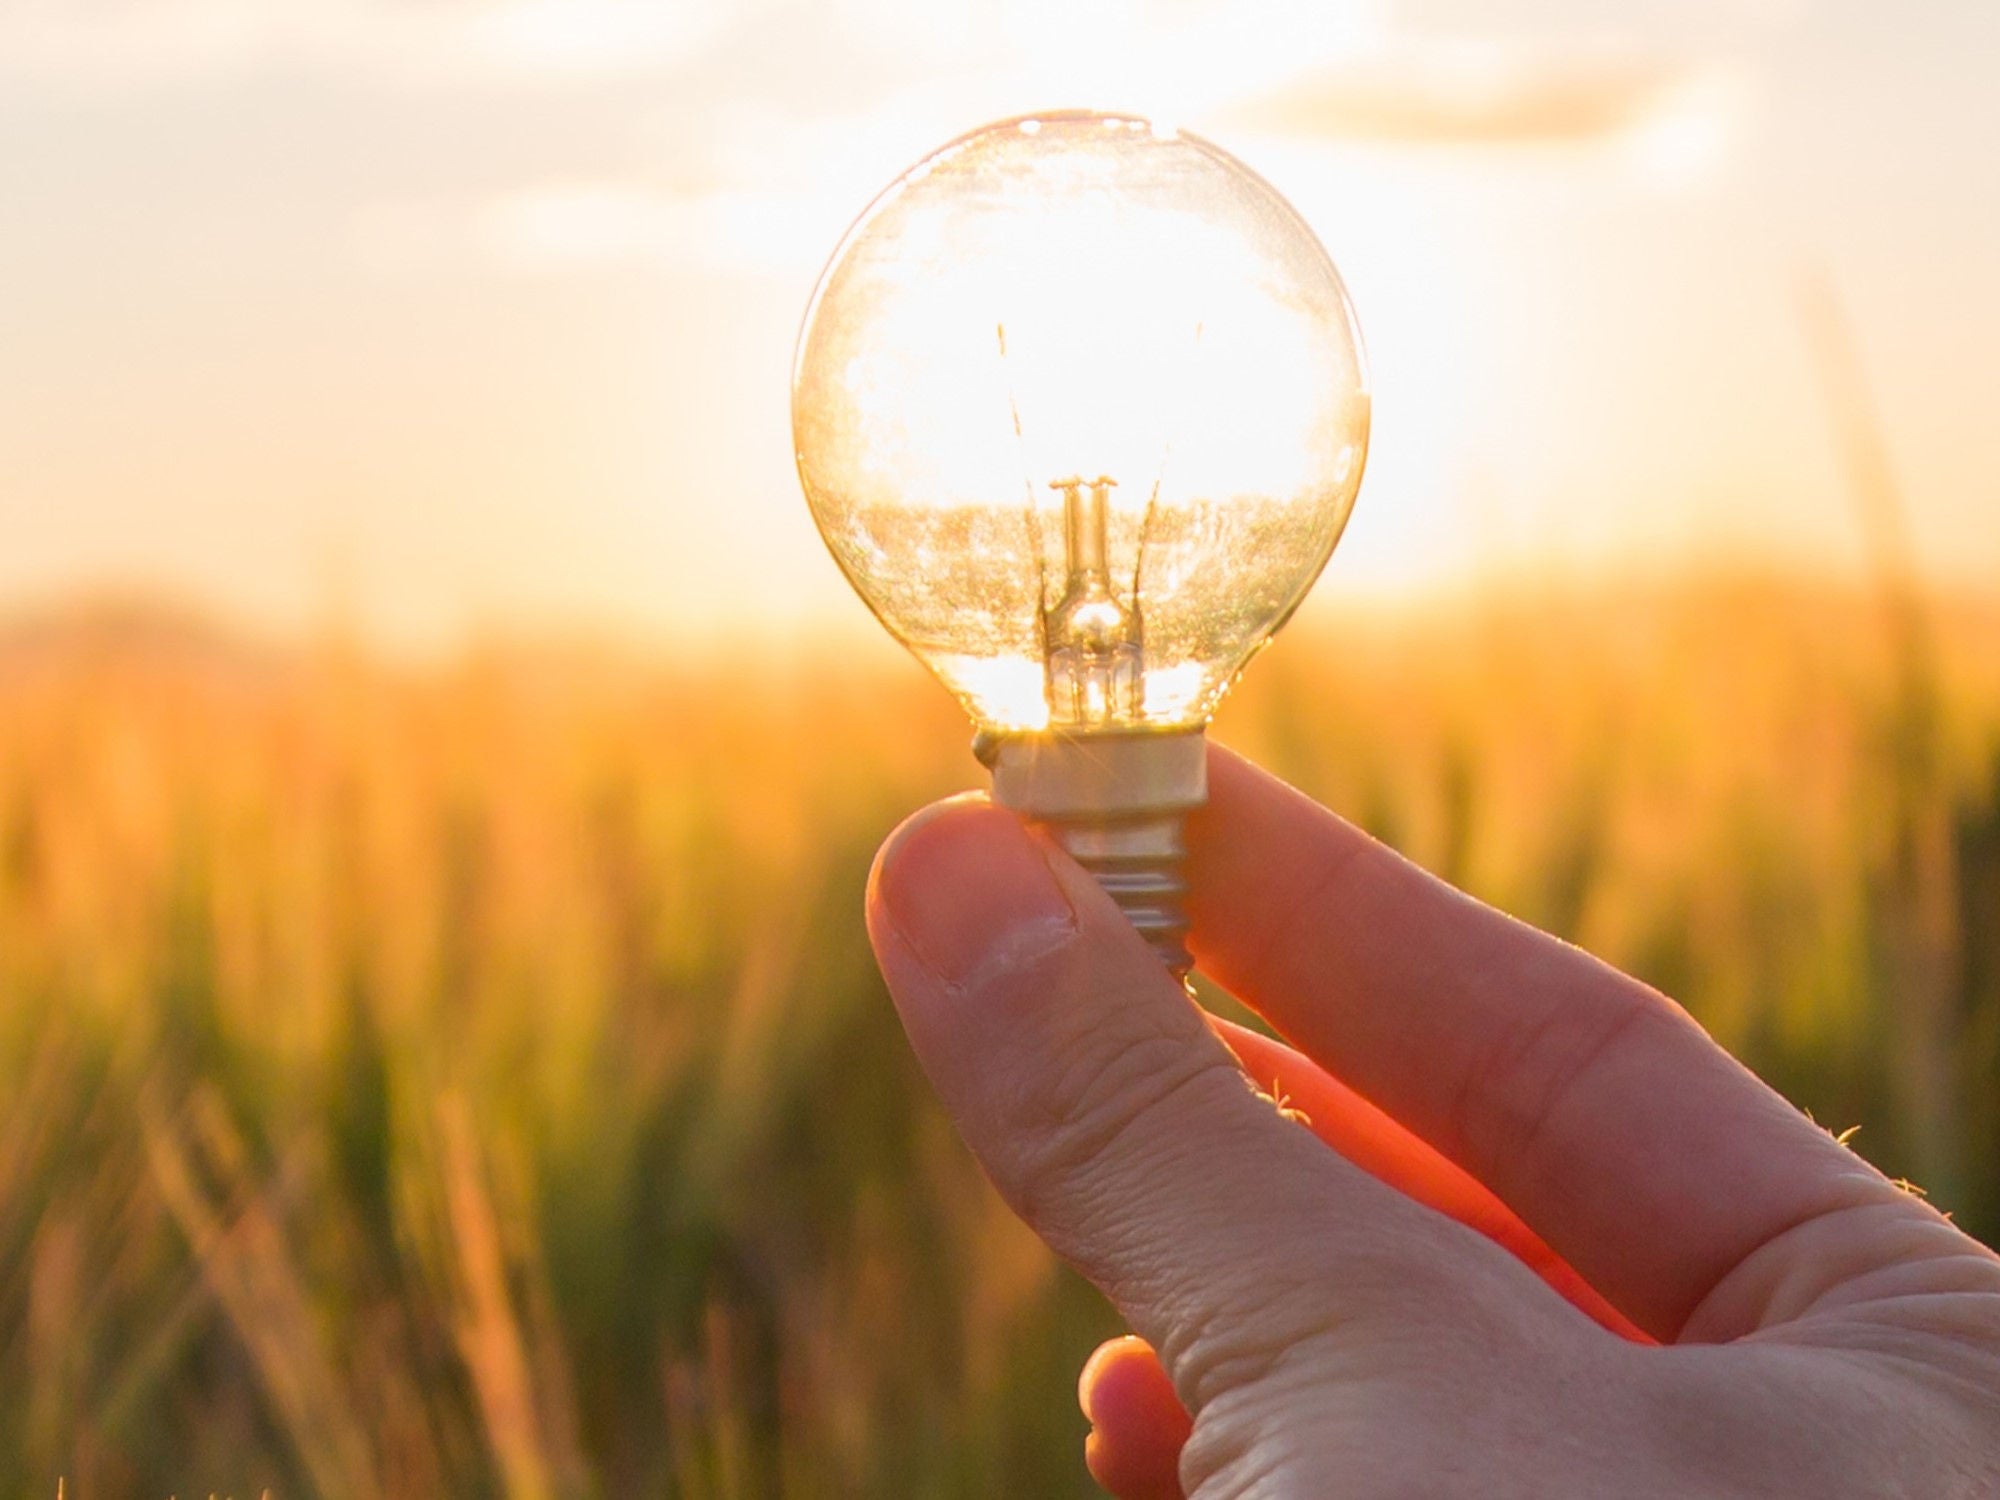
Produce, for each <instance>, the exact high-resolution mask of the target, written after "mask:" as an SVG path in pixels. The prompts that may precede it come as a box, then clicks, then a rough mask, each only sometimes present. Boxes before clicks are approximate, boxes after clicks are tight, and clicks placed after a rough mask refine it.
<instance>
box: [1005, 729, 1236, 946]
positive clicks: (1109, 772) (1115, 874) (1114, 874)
mask: <svg viewBox="0 0 2000 1500" xmlns="http://www.w3.org/2000/svg"><path fill="white" fill-rule="evenodd" d="M973 753H974V754H975V755H977V756H978V757H979V758H980V760H982V761H984V762H985V763H986V765H987V766H988V767H990V768H991V770H992V772H993V800H994V801H995V802H997V803H999V804H1000V805H1001V806H1002V807H1006V808H1011V809H1012V810H1013V811H1015V812H1017V813H1020V814H1021V815H1022V816H1023V817H1025V818H1029V819H1031V820H1032V821H1034V822H1036V823H1039V824H1041V825H1042V826H1044V827H1045V828H1047V829H1048V830H1049V832H1050V833H1051V834H1052V835H1053V836H1054V837H1055V839H1056V841H1057V842H1058V843H1060V844H1061V845H1062V846H1063V848H1064V849H1066V850H1067V851H1068V852H1069V854H1070V855H1071V857H1072V858H1074V859H1075V860H1076V862H1077V863H1078V864H1080V865H1082V866H1083V867H1084V868H1085V869H1086V870H1088V871H1090V873H1091V874H1092V875H1094V876H1096V877H1097V883H1098V884H1099V885H1101V886H1103V887H1104V889H1105V891H1106V892H1107V893H1108V894H1109V895H1110V897H1111V899H1112V900H1113V901H1116V902H1117V903H1118V909H1119V910H1120V911H1122V912H1124V913H1125V916H1126V919H1127V920H1128V921H1130V922H1131V924H1132V925H1133V927H1135V928H1136V929H1138V932H1139V935H1140V936H1141V937H1143V938H1145V939H1146V941H1147V942H1148V943H1150V944H1151V945H1152V947H1153V951H1154V952H1156V953H1158V954H1159V955H1160V961H1161V962H1162V963H1164V964H1165V965H1166V966H1167V968H1168V969H1169V970H1170V971H1171V972H1172V973H1173V975H1174V976H1175V977H1176V978H1185V977H1186V975H1187V973H1188V971H1189V970H1190V969H1191V968H1193V967H1194V960H1193V959H1192V958H1191V957H1190V956H1189V954H1188V950H1187V930H1188V918H1187V879H1186V876H1185V874H1184V871H1183V866H1184V865H1185V863H1186V860H1187V844H1186V841H1185V838H1184V828H1185V824H1186V819H1187V815H1188V814H1189V813H1190V812H1192V811H1193V810H1194V809H1195V808H1197V807H1200V806H1201V805H1202V804H1203V803H1204V802H1206V801H1207V800H1208V746H1207V741H1206V738H1205V736H1204V735H1203V733H1202V731H1201V730H1199V729H1191V730H1181V731H1173V732H1168V733H1161V732H1157V731H1149V730H1099V731H1094V732H1088V733H1064V732H1061V731H1050V732H1048V733H1044V734H1017V735H1007V736H1003V737H999V738H988V737H986V736H981V737H980V738H979V739H978V740H975V741H974V742H973Z"/></svg>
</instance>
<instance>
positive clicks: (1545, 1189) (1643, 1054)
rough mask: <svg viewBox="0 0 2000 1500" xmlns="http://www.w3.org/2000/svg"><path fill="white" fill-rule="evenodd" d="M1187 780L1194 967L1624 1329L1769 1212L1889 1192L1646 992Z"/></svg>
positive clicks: (1223, 782)
mask: <svg viewBox="0 0 2000 1500" xmlns="http://www.w3.org/2000/svg"><path fill="white" fill-rule="evenodd" d="M1209 784H1210V800H1209V803H1208V806H1207V807H1206V808H1204V809H1202V810H1201V811H1200V812H1199V813H1197V814H1195V815H1194V817H1193V818H1192V819H1191V822H1190V829H1189V843H1190V858H1189V861H1188V868H1189V878H1190V881H1191V886H1192V889H1191V892H1190V898H1189V910H1190V914H1191V916H1192V919H1193V931H1192V933H1191V935H1190V947H1191V948H1192V950H1193V952H1194V955H1195V959H1196V962H1197V964H1198V965H1199V966H1200V968H1201V970H1202V971H1203V972H1204V973H1206V974H1208V975H1209V976H1210V977H1211V978H1213V979H1215V980H1217V981H1218V982H1219V983H1221V984H1223V985H1224V986H1226V987H1227V988H1228V989H1230V990H1231V991H1233V992H1234V993H1235V994H1236V995H1238V996H1239V997H1240V998H1241V999H1242V1000H1243V1001H1244V1002H1245V1003H1246V1004H1248V1005H1250V1006H1251V1007H1252V1008H1253V1009H1255V1010H1257V1011H1258V1012H1259V1013H1260V1014H1262V1015H1263V1016H1264V1017H1265V1018H1266V1019H1267V1020H1269V1021H1270V1022H1271V1023H1272V1024H1273V1025H1274V1026H1275V1027H1277V1028H1278V1030H1279V1031H1281V1032H1282V1033H1284V1035H1285V1036H1286V1037H1287V1038H1289V1039H1290V1040H1291V1041H1292V1042H1293V1043H1294V1044H1295V1045H1297V1046H1298V1047H1299V1048H1300V1050H1302V1051H1304V1052H1305V1053H1306V1054H1307V1055H1308V1056H1310V1057H1312V1058H1313V1059H1314V1060H1316V1061H1317V1062H1319V1063H1320V1064H1321V1065H1322V1066H1324V1067H1326V1068H1327V1069H1328V1070H1329V1071H1330V1072H1332V1073H1334V1074H1335V1075H1337V1076H1338V1077H1339V1078H1341V1079H1342V1080H1343V1081H1344V1082H1346V1083H1347V1084H1349V1085H1350V1086H1352V1087H1353V1088H1354V1089H1355V1090H1356V1091H1357V1092H1359V1093H1360V1094H1362V1095H1363V1096H1364V1097H1366V1098H1368V1099H1370V1100H1372V1101H1373V1102H1374V1103H1376V1104H1378V1105H1380V1106H1381V1107H1382V1108H1383V1109H1384V1110H1386V1111H1387V1112H1388V1113H1389V1114H1390V1115H1392V1116H1394V1117H1395V1118H1396V1119H1397V1120H1399V1121H1401V1122H1402V1123H1403V1124H1404V1125H1405V1126H1407V1127H1408V1128H1409V1129H1410V1130H1411V1131H1412V1132H1414V1133H1415V1134H1416V1135H1418V1136H1420V1137H1421V1138H1423V1139H1424V1140H1426V1141H1429V1142H1430V1143H1431V1144H1432V1145H1434V1146H1436V1147H1437V1148H1438V1149H1439V1150H1440V1151H1442V1152H1443V1153H1444V1154H1445V1155H1446V1156H1448V1157H1450V1158H1451V1159H1453V1160H1454V1161H1457V1162H1458V1163H1460V1164H1461V1165H1462V1166H1464V1167H1465V1168H1466V1169H1467V1170H1468V1171H1470V1172H1471V1173H1472V1174H1473V1175H1474V1176H1476V1177H1478V1178H1479V1179H1480V1180H1481V1181H1483V1182H1484V1183H1486V1184H1487V1186H1489V1187H1490V1188H1492V1189H1493V1190H1494V1191H1495V1192H1496V1193H1497V1194H1498V1195H1499V1196H1500V1197H1501V1198H1502V1199H1503V1200H1504V1201H1505V1202H1506V1203H1507V1204H1508V1205H1509V1206H1510V1207H1512V1208H1513V1209H1514V1210H1515V1211H1516V1212H1517V1213H1519V1214H1520V1215H1521V1217H1522V1218H1523V1219H1525V1220H1526V1221H1527V1222H1528V1224H1529V1225H1530V1226H1531V1227H1532V1228H1533V1229H1534V1230H1535V1231H1536V1232H1537V1233H1538V1234H1540V1235H1541V1236H1542V1237H1543V1239H1545V1240H1546V1241H1547V1242H1548V1243H1549V1245H1550V1246H1551V1247H1552V1248H1553V1249H1554V1250H1555V1251H1556V1252H1557V1253H1558V1254H1559V1255H1561V1256H1562V1257H1563V1259H1565V1260H1566V1261H1568V1262H1569V1263H1570V1264H1571V1265H1572V1266H1574V1267H1575V1268H1576V1269H1577V1270H1578V1271H1579V1272H1581V1273H1582V1274H1583V1275H1584V1277H1585V1278H1586V1279H1588V1280H1589V1281H1590V1282H1591V1283H1592V1284H1593V1285H1594V1286H1596V1287H1598V1288H1599V1289H1600V1290H1602V1291H1603V1292H1604V1293H1605V1294H1606V1295H1607V1296H1608V1297H1609V1298H1610V1299H1611V1301H1612V1302H1614V1303H1615V1304H1616V1305H1617V1306H1618V1307H1619V1308H1621V1309H1622V1310H1623V1311H1624V1312H1626V1313H1627V1314H1628V1315H1629V1316H1631V1317H1632V1319H1633V1320H1634V1321H1635V1322H1637V1323H1638V1324H1639V1325H1640V1326H1641V1327H1643V1328H1645V1329H1646V1330H1647V1332H1649V1333H1652V1334H1654V1335H1655V1336H1658V1337H1664V1338H1672V1337H1675V1336H1676V1335H1678V1334H1679V1333H1680V1332H1681V1330H1682V1329H1683V1327H1684V1326H1685V1325H1686V1323H1687V1321H1688V1319H1689V1317H1690V1316H1691V1315H1692V1314H1693V1312H1694V1311H1695V1310H1696V1308H1697V1307H1699V1305H1700V1304H1701V1303H1702V1301H1703V1300H1704V1299H1705V1298H1706V1297H1707V1296H1708V1294H1709V1293H1710V1292H1711V1291H1713V1290H1714V1289H1715V1288H1716V1287H1717V1286H1718V1285H1719V1284H1720V1283H1721V1282H1722V1280H1723V1279H1724V1278H1725V1277H1726V1276H1727V1275H1728V1273H1729V1272H1730V1271H1731V1270H1732V1269H1734V1268H1735V1267H1736V1266H1738V1265H1740V1264H1742V1263H1743V1262H1744V1260H1745V1259H1746V1258H1747V1257H1748V1256H1749V1255H1750V1254H1751V1253H1752V1252H1753V1251H1755V1250H1757V1249H1758V1248H1759V1247H1761V1246H1763V1245H1766V1244H1768V1243H1770V1242H1771V1241H1773V1240H1775V1239H1777V1238H1778V1237H1779V1236H1781V1235H1782V1234H1784V1233H1785V1232H1786V1231H1787V1230H1789V1229H1792V1228H1794V1227H1796V1226H1799V1225H1801V1224H1804V1223H1806V1222H1808V1221H1811V1220H1813V1219H1816V1218H1818V1217H1820V1216H1822V1215H1825V1214H1829V1213H1833V1212H1836V1211H1839V1210H1840V1209H1843V1208H1847V1207H1853V1206H1857V1205H1860V1204H1866V1203H1874V1202H1879V1201H1886V1200H1887V1199H1891V1198H1900V1197H1901V1196H1902V1195H1901V1194H1900V1193H1899V1191H1898V1190H1897V1189H1896V1188H1895V1187H1894V1186H1893V1185H1892V1184H1891V1183H1889V1182H1888V1181H1887V1180H1886V1179H1884V1178H1882V1177H1881V1176H1880V1174H1878V1173H1875V1172H1873V1171H1872V1170H1870V1169H1869V1168H1867V1167H1866V1166H1865V1164H1863V1163H1862V1162H1861V1161H1860V1160H1859V1159H1858V1158H1857V1157H1855V1156H1854V1155H1853V1154H1852V1153H1850V1152H1848V1151H1847V1150H1846V1149H1844V1148H1843V1147H1841V1146H1840V1145H1839V1144H1838V1143H1837V1142H1835V1141H1834V1140H1833V1138H1832V1137H1831V1136H1829V1135H1828V1134H1827V1133H1826V1132H1825V1131H1823V1130H1821V1129H1819V1128H1818V1127H1817V1126H1815V1125H1813V1124H1812V1123H1811V1122H1810V1121H1809V1120H1807V1119H1806V1118H1805V1117H1804V1116H1802V1115H1801V1114H1799V1113H1798V1112H1797V1111H1796V1110H1794V1109H1793V1108H1792V1107H1791V1106H1790V1105H1789V1104H1787V1103H1786V1102H1785V1101H1784V1099H1782V1098H1781V1097H1780V1096H1779V1095H1777V1094H1776V1093H1775V1092H1773V1091H1772V1090H1771V1089H1770V1088H1768V1087H1766V1086H1765V1085H1764V1084H1763V1083H1761V1082H1760V1081H1759V1080H1758V1079H1757V1078H1756V1077H1755V1076H1754V1075H1753V1074H1751V1073H1750V1072H1749V1071H1748V1070H1747V1069H1745V1068H1744V1067H1743V1066H1742V1065H1741V1064H1739V1063H1738V1062H1737V1061H1736V1060H1735V1059H1734V1058H1732V1057H1730V1056H1729V1054H1728V1053H1726V1052H1724V1051H1723V1050H1722V1049H1721V1048H1719V1047H1717V1046H1716V1045H1715V1044H1714V1043H1713V1042H1712V1041H1710V1040H1709V1038H1708V1037H1707V1035H1706V1034H1705V1033H1704V1032H1703V1031H1702V1030H1701V1029H1700V1027H1698V1026H1697V1025H1695V1023H1694V1022H1693V1021H1692V1020H1691V1019H1690V1018H1689V1017H1688V1016H1687V1014H1686V1013H1685V1012H1684V1011H1682V1010H1681V1009H1680V1007H1678V1006H1677V1005H1675V1004H1673V1002H1671V1001H1669V1000H1667V999H1666V998H1665V997H1664V996H1662V995H1660V994H1658V993H1657V992H1656V991H1654V990H1652V989H1651V988H1649V987H1648V986H1646V985H1644V984H1641V983H1640V982H1639V981H1637V980H1635V979H1632V978H1630V977H1628V976H1627V975H1624V974H1621V973H1619V972H1618V971H1617V970H1615V969H1612V968H1610V967H1608V966H1607V965H1605V964H1602V963H1600V962H1598V961H1597V960H1596V959H1594V958H1592V957H1590V956H1589V955H1588V954H1586V953H1584V952H1582V951H1581V950H1580V949H1577V948H1574V947H1571V946H1570V945H1568V944H1566V943H1563V942H1560V941H1558V940H1557V939H1555V938H1552V937H1549V936H1548V935H1546V934H1544V933H1541V932H1537V931H1536V930H1534V929H1533V928H1531V927H1528V926H1525V925H1524V924H1522V923H1519V922H1516V921H1514V920H1513V919H1512V918H1510V917H1507V916H1505V915H1503V914H1502V913H1500V912H1498V911H1495V910H1493V909H1492V908H1490V907H1487V906H1484V905H1482V904H1480V903H1479V902H1477V901H1474V900H1473V899H1472V898H1470V897H1469V896H1466V895H1464V894H1463V893H1461V892H1459V891H1457V890H1454V889H1453V888H1452V887H1450V886H1448V885H1446V884H1445V883H1444V882H1442V881H1440V880H1437V879H1435V878H1434V877H1432V876H1431V875H1429V874H1427V873H1425V872H1424V871H1423V870H1421V869H1419V868H1418V867H1417V866H1416V865H1414V864H1411V863H1410V862H1409V861H1407V860H1405V859H1403V858H1402V857H1401V856H1399V855H1397V854H1396V853H1394V852H1393V851H1391V850H1390V849H1388V848H1387V847H1385V846H1384V845H1382V844H1379V843H1377V842H1376V841H1375V840H1373V839H1371V838H1369V837H1368V836H1367V835H1366V834H1364V833H1362V832H1361V831H1360V830H1358V829H1356V828H1354V827H1352V826H1350V825H1349V824H1347V823H1345V822H1343V821H1342V820H1341V819H1339V818H1338V817H1336V816H1334V815H1333V814H1332V813H1330V812H1328V811H1327V810H1326V809H1324V808H1322V807H1320V806H1319V805H1317V804H1316V803H1314V802H1313V801H1311V800H1310V799H1309V798H1307V797H1305V796H1304V795H1303V794H1301V793H1299V792H1297V791H1295V790H1293V789H1292V788H1291V787H1288V786H1286V785H1284V783H1282V782H1280V781H1278V780H1277V779H1276V778H1275V777H1272V776H1270V775H1268V774H1267V773H1265V772H1263V771H1260V770H1258V769H1257V768H1256V767H1254V766H1252V765H1251V764H1250V763H1249V762H1247V761H1245V760H1242V759H1241V758H1239V757H1237V756H1235V755H1232V754H1230V753H1229V752H1227V751H1223V750H1219V749H1218V750H1215V751H1212V752H1211V754H1210V758H1209ZM1731 1331H1732V1332H1734V1331H1744V1330H1731Z"/></svg>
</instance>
